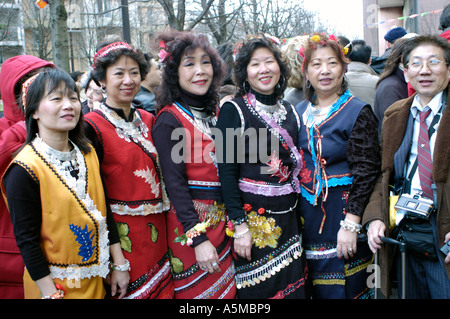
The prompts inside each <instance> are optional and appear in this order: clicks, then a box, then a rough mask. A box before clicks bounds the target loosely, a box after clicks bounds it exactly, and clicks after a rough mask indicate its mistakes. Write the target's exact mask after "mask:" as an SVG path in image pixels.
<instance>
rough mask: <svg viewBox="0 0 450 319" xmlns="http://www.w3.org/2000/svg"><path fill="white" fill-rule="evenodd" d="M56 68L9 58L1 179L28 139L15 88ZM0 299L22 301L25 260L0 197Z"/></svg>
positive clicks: (2, 90) (0, 134)
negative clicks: (41, 71) (27, 78)
mask: <svg viewBox="0 0 450 319" xmlns="http://www.w3.org/2000/svg"><path fill="white" fill-rule="evenodd" d="M45 66H54V65H53V64H51V63H49V62H47V61H44V60H41V59H39V58H37V57H34V56H31V55H19V56H15V57H12V58H9V59H7V60H6V61H5V62H4V63H3V65H2V68H1V73H0V96H1V99H2V101H3V113H4V117H2V118H0V176H2V175H3V173H4V172H5V170H6V168H7V167H8V165H9V163H10V162H11V160H12V156H13V155H12V154H13V153H14V152H16V151H17V150H18V149H19V147H20V146H22V144H23V142H25V138H26V134H27V133H26V129H25V122H24V115H23V114H22V112H21V111H20V110H19V108H18V106H17V103H16V97H15V95H14V87H15V86H16V84H17V83H18V82H19V80H20V79H21V78H22V77H23V76H24V75H26V74H28V73H30V72H31V71H34V70H36V69H39V68H42V67H45ZM0 260H1V262H0V299H6V298H8V299H9V298H14V299H17V298H23V287H22V275H23V267H24V265H23V261H22V257H21V256H20V252H19V248H17V245H16V240H15V238H14V233H13V227H12V223H11V219H10V217H9V211H8V209H7V208H6V205H5V202H4V200H3V197H2V196H0Z"/></svg>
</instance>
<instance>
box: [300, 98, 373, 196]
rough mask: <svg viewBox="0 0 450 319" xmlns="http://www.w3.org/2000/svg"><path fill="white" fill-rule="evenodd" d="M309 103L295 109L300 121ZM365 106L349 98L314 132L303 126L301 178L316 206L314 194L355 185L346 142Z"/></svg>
mask: <svg viewBox="0 0 450 319" xmlns="http://www.w3.org/2000/svg"><path fill="white" fill-rule="evenodd" d="M308 104H309V102H308V101H303V102H301V103H300V104H299V105H298V106H297V107H296V110H297V112H298V113H299V116H300V118H301V119H303V117H304V113H305V111H306V109H307V107H308ZM365 105H366V103H365V102H363V101H361V100H359V99H357V98H355V97H353V96H349V98H348V99H347V100H345V101H344V103H342V105H340V106H337V107H336V110H334V111H333V112H332V113H331V114H329V115H328V116H327V118H326V119H325V120H324V121H322V122H321V123H320V124H319V125H318V126H315V129H309V128H308V127H306V126H305V125H302V129H301V131H300V132H299V137H298V139H299V146H300V147H301V148H302V150H305V152H304V157H303V158H304V163H303V165H304V167H303V169H302V172H301V176H300V177H301V179H300V183H301V186H302V187H301V188H302V190H301V193H302V195H303V196H304V197H305V198H306V199H307V200H308V201H309V202H310V203H311V204H314V203H315V191H317V194H320V193H321V192H322V190H323V189H325V188H326V187H333V186H340V185H351V183H352V182H353V177H352V175H351V173H350V168H349V166H348V162H347V143H348V139H349V137H350V135H351V133H352V130H353V126H354V124H355V121H356V119H357V117H358V115H359V113H360V112H361V109H362V108H363V107H364V106H365ZM302 123H303V124H304V121H302ZM311 132H313V133H312V134H311ZM312 135H314V136H312ZM318 137H319V139H318ZM317 145H320V148H318V147H317Z"/></svg>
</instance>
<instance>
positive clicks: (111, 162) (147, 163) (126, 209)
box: [85, 42, 173, 299]
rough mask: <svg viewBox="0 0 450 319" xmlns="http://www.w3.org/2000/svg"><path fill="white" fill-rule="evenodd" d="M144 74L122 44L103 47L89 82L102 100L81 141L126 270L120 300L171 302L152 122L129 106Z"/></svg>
mask: <svg viewBox="0 0 450 319" xmlns="http://www.w3.org/2000/svg"><path fill="white" fill-rule="evenodd" d="M147 72H148V66H147V63H146V61H145V58H144V54H143V53H142V52H141V51H140V50H136V49H134V48H133V47H132V46H130V45H129V44H127V43H123V42H114V43H110V44H107V45H104V46H103V47H102V48H101V49H100V50H99V51H98V52H97V53H96V55H95V56H94V63H93V74H92V75H93V78H94V81H96V82H97V84H98V85H99V86H101V87H102V89H103V90H104V91H105V92H106V99H105V100H104V101H103V102H102V103H101V104H100V105H99V107H98V108H97V109H95V110H93V111H92V112H89V113H88V114H87V115H86V118H85V121H86V122H87V125H86V135H87V136H88V137H89V138H90V139H91V141H92V143H93V145H94V147H95V149H96V151H97V154H98V156H99V161H100V168H101V173H102V177H103V181H104V184H105V189H106V194H107V200H108V205H110V207H111V210H112V211H113V213H114V219H115V221H116V224H117V228H118V230H119V235H120V242H121V246H122V251H123V253H124V255H125V257H126V258H127V259H128V260H129V264H126V265H116V266H115V268H113V269H119V270H127V269H130V270H129V271H130V277H131V278H130V284H129V286H128V292H127V295H126V296H125V298H130V299H143V298H146V299H147V298H152V299H153V298H162V299H170V298H172V297H173V283H172V276H171V273H170V264H169V256H168V248H167V239H166V220H165V211H167V210H168V209H169V207H170V204H169V201H168V198H167V195H166V192H165V187H164V184H163V181H162V179H161V171H160V168H159V157H158V153H157V152H156V148H155V146H154V144H153V139H152V136H151V134H150V132H151V129H152V126H153V123H154V121H155V118H154V116H153V115H152V114H150V113H148V112H146V111H143V110H139V109H136V108H135V107H134V106H133V104H132V102H133V99H134V97H135V95H136V94H137V93H138V92H139V88H140V83H141V81H142V80H143V79H145V76H146V75H147Z"/></svg>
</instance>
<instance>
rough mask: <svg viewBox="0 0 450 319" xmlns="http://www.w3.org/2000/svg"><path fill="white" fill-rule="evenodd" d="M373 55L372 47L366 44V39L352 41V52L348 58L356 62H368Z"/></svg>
mask: <svg viewBox="0 0 450 319" xmlns="http://www.w3.org/2000/svg"><path fill="white" fill-rule="evenodd" d="M371 55H372V48H371V47H370V46H369V45H367V44H366V41H364V40H353V41H352V52H351V53H350V54H349V55H348V58H349V59H350V60H352V61H354V62H361V63H364V64H368V63H369V61H370V56H371Z"/></svg>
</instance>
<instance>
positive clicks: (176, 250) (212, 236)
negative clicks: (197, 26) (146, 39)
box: [152, 32, 236, 299]
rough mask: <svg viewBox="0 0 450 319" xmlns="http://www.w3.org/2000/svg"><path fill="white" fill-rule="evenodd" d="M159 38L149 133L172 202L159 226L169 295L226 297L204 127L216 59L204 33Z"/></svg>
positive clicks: (211, 104) (211, 119) (224, 258)
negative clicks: (170, 280)
mask: <svg viewBox="0 0 450 319" xmlns="http://www.w3.org/2000/svg"><path fill="white" fill-rule="evenodd" d="M159 39H160V46H161V48H162V50H161V52H160V55H159V56H160V58H161V60H162V63H164V69H163V70H164V71H163V77H162V83H161V86H160V87H159V89H158V91H157V96H156V98H157V102H158V107H159V108H160V110H159V114H158V117H157V120H156V123H155V126H154V128H153V131H152V134H153V139H154V141H155V145H156V148H157V149H158V153H159V154H160V158H161V169H162V172H163V176H164V182H165V184H166V187H167V193H168V195H169V198H170V201H171V204H172V205H173V209H172V210H171V212H170V213H169V214H168V215H167V227H168V230H167V232H168V244H169V248H170V250H169V253H170V257H171V264H172V272H173V277H174V284H175V297H176V298H179V299H191V298H205V299H206V298H210V299H213V298H214V299H217V298H234V297H235V294H236V286H235V283H234V267H233V263H232V257H231V245H230V240H229V239H228V237H227V236H226V235H225V225H226V211H225V208H224V205H223V200H222V196H221V191H220V188H221V187H220V182H219V177H218V172H217V166H216V161H215V148H214V143H213V138H214V136H213V134H212V130H211V129H212V128H213V127H214V126H215V123H216V120H217V114H218V107H217V105H218V94H217V90H218V88H219V86H220V84H221V77H222V76H223V74H224V66H223V62H222V60H221V59H220V57H219V55H218V53H217V51H216V50H215V49H214V48H213V47H212V46H211V45H210V44H209V42H208V40H207V38H206V37H205V36H204V35H200V34H194V33H188V32H176V33H166V34H162V35H160V37H159ZM161 60H160V61H161ZM161 107H162V109H161Z"/></svg>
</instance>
